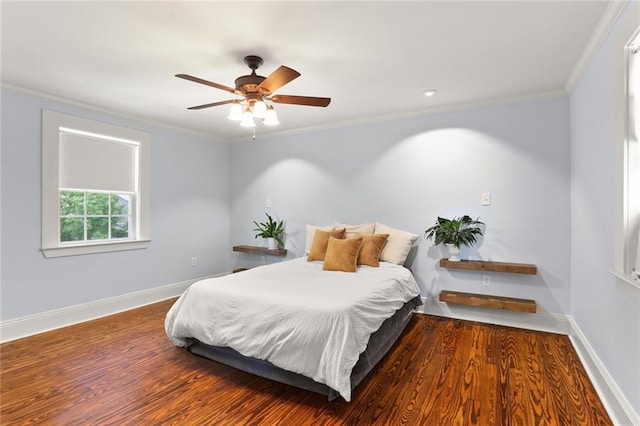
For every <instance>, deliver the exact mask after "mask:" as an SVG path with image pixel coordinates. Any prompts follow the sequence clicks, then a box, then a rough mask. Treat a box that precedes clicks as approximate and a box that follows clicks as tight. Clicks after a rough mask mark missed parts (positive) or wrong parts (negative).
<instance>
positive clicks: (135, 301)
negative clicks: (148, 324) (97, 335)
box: [0, 273, 226, 343]
mask: <svg viewBox="0 0 640 426" xmlns="http://www.w3.org/2000/svg"><path fill="white" fill-rule="evenodd" d="M222 275H226V273H225V274H217V275H212V276H208V277H202V278H197V279H192V280H188V281H182V282H178V283H173V284H168V285H165V286H162V287H156V288H151V289H149V290H143V291H138V292H135V293H129V294H123V295H121V296H116V297H110V298H108V299H102V300H97V301H95V302H90V303H85V304H82V305H76V306H70V307H67V308H62V309H56V310H53V311H48V312H43V313H40V314H35V315H28V316H24V317H20V318H15V319H11V320H7V321H2V322H0V343H4V342H8V341H11V340H16V339H20V338H22V337H27V336H32V335H34V334H38V333H43V332H45V331H51V330H55V329H57V328H61V327H66V326H69V325H73V324H77V323H80V322H84V321H89V320H92V319H96V318H101V317H105V316H107V315H113V314H116V313H118V312H123V311H127V310H129V309H134V308H138V307H140V306H144V305H149V304H151V303H156V302H160V301H162V300H167V299H170V298H172V297H177V296H180V295H181V294H182V293H183V292H184V291H185V290H186V289H187V287H189V286H190V285H191V284H193V283H194V282H196V281H198V280H201V279H204V278H213V277H216V276H222Z"/></svg>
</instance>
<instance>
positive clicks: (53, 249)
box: [42, 110, 150, 257]
mask: <svg viewBox="0 0 640 426" xmlns="http://www.w3.org/2000/svg"><path fill="white" fill-rule="evenodd" d="M42 122H43V126H42V153H43V166H42V171H43V180H42V250H43V253H44V254H45V256H46V257H59V256H70V255H76V254H87V253H98V252H105V251H116V250H129V249H137V248H144V247H146V246H147V245H148V241H149V239H150V226H149V225H150V223H149V219H150V199H149V162H150V138H149V135H148V134H147V133H144V132H139V131H136V130H132V129H127V128H124V127H119V126H114V125H111V124H106V123H101V122H97V121H93V120H88V119H84V118H79V117H74V116H70V115H66V114H62V113H58V112H53V111H46V110H45V111H43V120H42Z"/></svg>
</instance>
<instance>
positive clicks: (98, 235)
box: [60, 191, 130, 242]
mask: <svg viewBox="0 0 640 426" xmlns="http://www.w3.org/2000/svg"><path fill="white" fill-rule="evenodd" d="M129 201H130V196H129V195H128V194H116V193H102V192H77V191H61V192H60V241H61V242H69V241H95V240H109V239H119V238H128V237H129Z"/></svg>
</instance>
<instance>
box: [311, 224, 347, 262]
mask: <svg viewBox="0 0 640 426" xmlns="http://www.w3.org/2000/svg"><path fill="white" fill-rule="evenodd" d="M344 233H345V229H344V228H342V229H336V230H335V231H322V230H320V229H316V232H315V233H314V234H313V242H312V243H311V248H310V249H309V255H308V256H307V261H309V262H311V261H312V260H324V255H325V253H326V252H327V245H328V244H329V237H334V238H339V239H342V238H344Z"/></svg>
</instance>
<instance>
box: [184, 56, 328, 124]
mask: <svg viewBox="0 0 640 426" xmlns="http://www.w3.org/2000/svg"><path fill="white" fill-rule="evenodd" d="M262 62H263V61H262V58H261V57H259V56H255V55H249V56H246V57H245V58H244V63H245V64H247V66H248V67H249V68H250V69H251V74H249V75H242V76H240V77H238V78H236V80H235V82H234V83H235V88H231V87H228V86H225V85H223V84H218V83H214V82H211V81H207V80H203V79H201V78H198V77H193V76H190V75H188V74H176V77H178V78H182V79H185V80H189V81H193V82H195V83H200V84H204V85H206V86H210V87H214V88H216V89H220V90H224V91H226V92H229V93H233V94H235V95H238V96H241V99H229V100H226V101H220V102H213V103H210V104H204V105H198V106H193V107H189V108H188V109H204V108H209V107H214V106H219V105H226V104H231V109H230V110H229V115H228V116H227V118H228V119H229V120H232V121H239V122H240V126H242V127H255V126H256V122H258V123H259V124H264V125H267V126H276V125H278V124H280V122H279V121H278V116H277V114H276V110H275V108H274V107H273V105H271V104H269V103H267V102H273V103H280V104H290V105H306V106H315V107H326V106H327V105H329V103H330V102H331V98H319V97H313V96H296V95H273V92H275V91H276V90H278V89H279V88H281V87H282V86H284V85H285V84H287V83H289V82H291V81H292V80H294V79H296V78H298V77H300V73H299V72H298V71H296V70H294V69H291V68H289V67H286V66H284V65H281V66H280V67H279V68H278V69H277V70H275V71H274V72H273V73H271V74H270V75H269V76H268V77H263V76H261V75H257V74H256V69H258V67H260V65H262Z"/></svg>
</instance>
